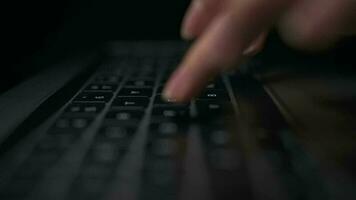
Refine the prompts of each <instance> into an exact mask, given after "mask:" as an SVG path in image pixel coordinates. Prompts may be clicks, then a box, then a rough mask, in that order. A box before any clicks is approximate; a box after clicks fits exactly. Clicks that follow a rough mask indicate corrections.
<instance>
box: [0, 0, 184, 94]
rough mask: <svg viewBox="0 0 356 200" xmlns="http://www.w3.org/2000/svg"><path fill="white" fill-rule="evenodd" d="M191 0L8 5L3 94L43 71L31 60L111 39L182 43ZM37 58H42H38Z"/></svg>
mask: <svg viewBox="0 0 356 200" xmlns="http://www.w3.org/2000/svg"><path fill="white" fill-rule="evenodd" d="M189 2H190V1H189V0H165V1H164V0H153V1H147V0H133V1H132V0H130V1H122V0H53V1H47V0H32V1H25V0H20V1H9V2H6V3H5V5H3V8H4V10H6V13H4V14H5V17H4V21H5V22H4V24H3V26H2V30H3V34H4V36H3V37H2V39H1V40H2V47H1V48H3V49H4V50H5V54H4V55H3V56H4V57H3V62H2V63H3V64H2V69H1V70H2V72H1V74H0V79H1V86H0V92H1V91H4V90H5V89H7V88H9V87H10V86H12V85H14V84H15V83H16V82H17V81H19V80H21V79H23V78H26V77H28V76H29V75H31V74H33V73H34V72H36V71H38V70H39V69H41V68H42V67H43V66H40V64H38V63H36V64H33V63H32V62H31V61H32V60H33V58H34V57H37V60H39V59H41V58H43V59H45V57H48V56H49V55H51V56H53V54H58V57H60V56H59V55H62V54H64V53H66V52H71V51H75V49H78V48H82V49H83V48H91V47H95V46H96V45H97V44H99V43H102V42H105V41H109V40H140V39H146V40H158V39H179V28H180V23H181V20H182V17H183V14H184V11H185V9H186V7H187V6H188V4H189ZM38 58H39V59H38Z"/></svg>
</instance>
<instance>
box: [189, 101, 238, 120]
mask: <svg viewBox="0 0 356 200" xmlns="http://www.w3.org/2000/svg"><path fill="white" fill-rule="evenodd" d="M196 107H197V110H198V114H199V115H200V116H204V115H219V114H223V113H224V112H227V111H228V109H232V107H231V105H230V102H227V101H226V102H218V101H215V100H197V101H196Z"/></svg>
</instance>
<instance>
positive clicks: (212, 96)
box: [198, 89, 229, 101]
mask: <svg viewBox="0 0 356 200" xmlns="http://www.w3.org/2000/svg"><path fill="white" fill-rule="evenodd" d="M198 99H205V100H219V101H221V100H222V101H227V100H229V96H228V94H227V92H226V91H225V90H218V89H208V90H205V91H204V92H203V93H202V94H201V95H200V96H199V97H198Z"/></svg>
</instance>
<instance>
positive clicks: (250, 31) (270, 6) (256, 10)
mask: <svg viewBox="0 0 356 200" xmlns="http://www.w3.org/2000/svg"><path fill="white" fill-rule="evenodd" d="M230 3H231V5H229V6H228V7H229V10H226V11H225V12H223V13H220V14H219V15H218V16H216V17H215V18H214V20H213V22H212V23H211V24H210V25H209V27H208V28H207V31H205V32H204V34H203V35H202V36H201V37H200V38H199V40H198V41H197V42H196V44H195V45H194V46H193V47H192V48H191V50H190V51H189V52H188V54H187V55H186V57H185V59H184V61H183V62H182V64H181V66H180V67H179V68H178V70H177V71H176V72H175V73H174V74H173V76H172V77H171V79H170V80H169V81H168V84H167V85H166V88H165V90H164V92H163V95H164V97H165V98H167V99H174V100H175V101H177V102H184V101H189V100H190V99H191V98H192V97H194V96H196V95H197V94H198V93H199V92H200V91H201V90H202V89H203V88H204V86H205V84H206V83H207V82H208V81H210V80H211V79H212V78H213V77H214V76H216V75H217V74H219V73H220V72H222V71H224V70H226V69H228V68H229V67H231V66H233V65H235V64H236V63H238V62H239V60H241V58H242V56H243V55H242V53H243V51H244V50H245V49H246V48H247V47H248V45H249V44H250V43H251V42H252V41H253V39H255V38H257V36H258V35H259V34H261V33H262V32H263V31H264V30H267V29H269V28H270V27H271V26H272V25H273V24H274V22H275V20H276V19H277V18H278V16H279V15H280V13H281V12H282V11H283V10H284V9H285V7H286V6H287V5H288V4H289V3H290V1H287V0H273V1H272V0H270V1H266V0H235V1H231V2H230Z"/></svg>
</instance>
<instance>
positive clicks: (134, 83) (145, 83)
mask: <svg viewBox="0 0 356 200" xmlns="http://www.w3.org/2000/svg"><path fill="white" fill-rule="evenodd" d="M125 86H130V87H153V86H154V81H153V80H142V79H139V80H129V81H127V82H126V84H125Z"/></svg>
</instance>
